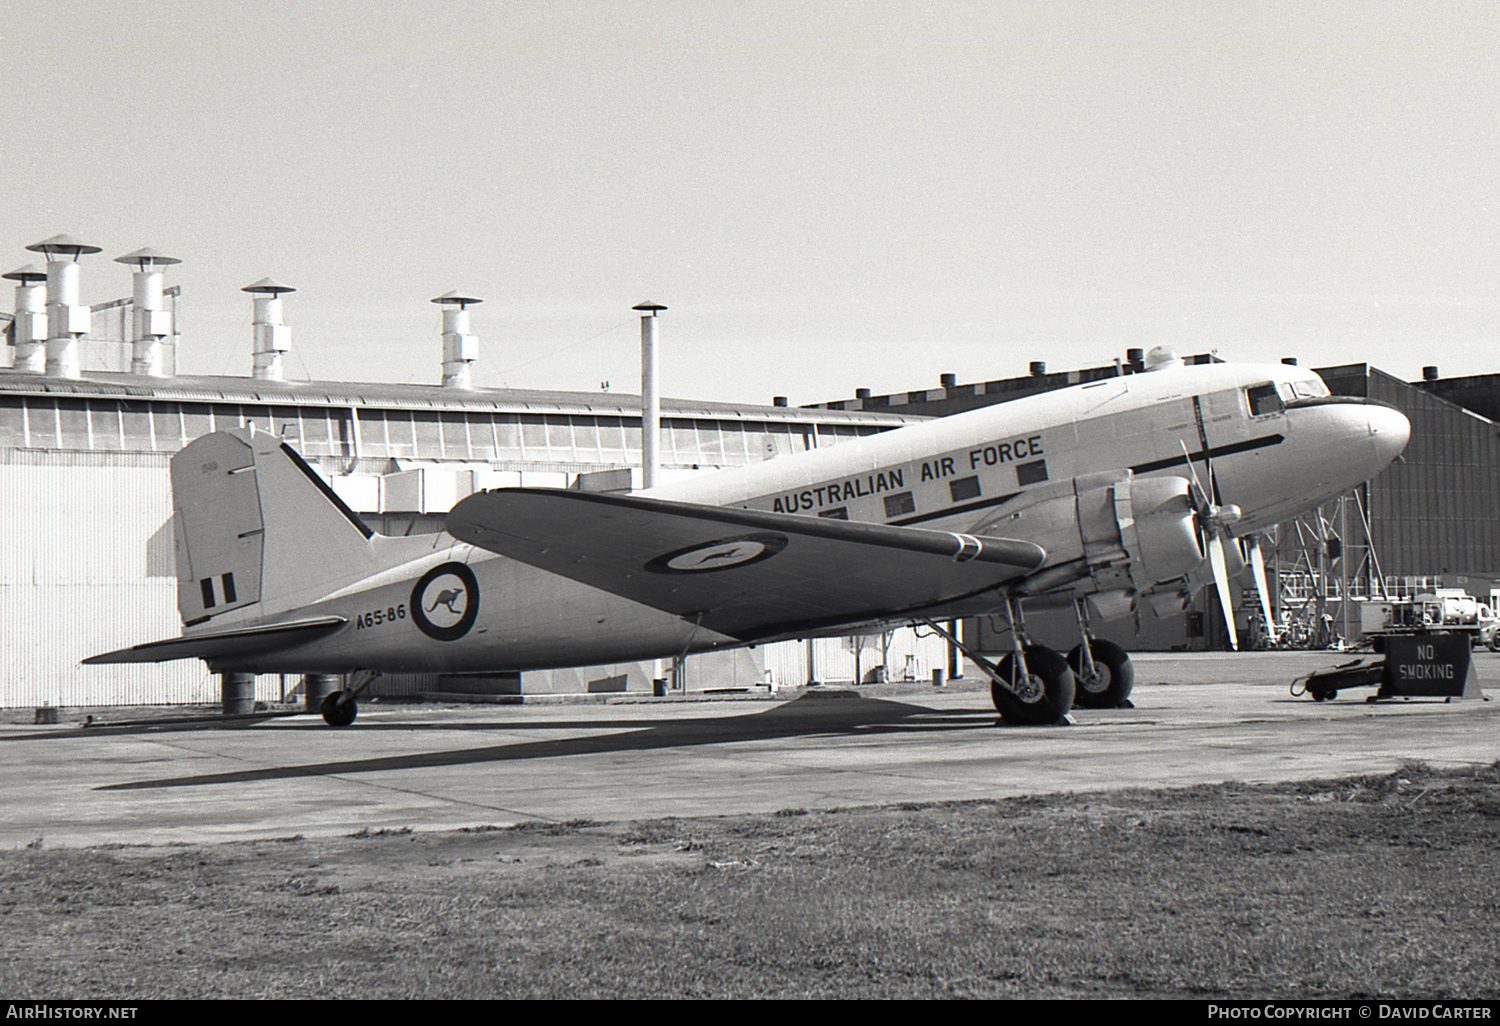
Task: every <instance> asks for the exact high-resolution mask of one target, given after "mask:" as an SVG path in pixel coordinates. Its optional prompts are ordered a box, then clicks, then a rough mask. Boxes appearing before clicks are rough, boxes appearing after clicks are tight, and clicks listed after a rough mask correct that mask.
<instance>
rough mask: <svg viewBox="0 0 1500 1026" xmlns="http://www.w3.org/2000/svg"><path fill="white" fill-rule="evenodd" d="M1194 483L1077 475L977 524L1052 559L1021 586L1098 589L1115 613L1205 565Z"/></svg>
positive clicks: (1077, 591) (1036, 591)
mask: <svg viewBox="0 0 1500 1026" xmlns="http://www.w3.org/2000/svg"><path fill="white" fill-rule="evenodd" d="M1190 488H1191V485H1190V483H1189V482H1188V480H1187V479H1186V478H1183V477H1178V476H1175V475H1171V476H1164V477H1149V478H1137V477H1134V476H1133V475H1130V474H1125V475H1123V476H1119V475H1102V474H1101V475H1092V476H1090V477H1080V478H1076V479H1074V480H1073V481H1070V482H1066V483H1064V482H1058V484H1057V485H1055V486H1054V487H1053V488H1051V489H1048V490H1046V491H1042V490H1040V489H1039V490H1037V491H1036V492H1035V493H1033V495H1032V496H1031V497H1030V498H1031V502H1030V503H1029V504H1028V505H1027V506H1025V507H1024V508H1022V509H1019V510H1013V511H1011V512H1009V513H1007V514H1006V515H1005V517H1004V518H1003V519H999V518H997V520H996V521H992V522H991V523H989V524H985V525H983V527H982V528H980V530H981V531H983V532H986V533H992V534H1001V535H1011V536H1014V537H1024V538H1028V539H1030V540H1033V541H1036V542H1037V543H1038V544H1039V545H1041V546H1042V547H1043V548H1044V549H1046V550H1047V556H1048V559H1047V565H1046V566H1045V567H1043V568H1042V569H1041V570H1039V571H1037V572H1036V573H1035V574H1032V575H1031V576H1030V577H1029V578H1027V579H1026V581H1025V582H1023V583H1022V585H1021V586H1020V587H1019V588H1018V589H1017V591H1018V592H1019V593H1021V594H1031V595H1038V596H1040V595H1043V594H1047V593H1054V594H1056V593H1058V592H1059V591H1060V590H1064V589H1065V590H1066V593H1067V594H1069V595H1099V596H1101V601H1100V602H1099V603H1096V605H1097V606H1098V608H1099V609H1100V610H1101V613H1103V611H1104V610H1105V608H1106V607H1108V608H1109V610H1110V611H1111V612H1116V611H1118V610H1119V609H1122V608H1125V609H1128V608H1129V606H1130V605H1131V604H1132V603H1133V601H1134V597H1135V595H1137V594H1139V593H1141V592H1145V591H1148V590H1150V589H1151V588H1152V587H1153V586H1156V585H1160V584H1163V583H1166V582H1170V581H1178V580H1181V579H1182V578H1184V577H1186V576H1187V575H1189V574H1191V573H1192V572H1193V571H1195V570H1197V569H1198V568H1199V567H1200V566H1202V565H1203V561H1204V554H1203V550H1202V548H1201V547H1200V545H1199V541H1198V526H1197V523H1196V522H1195V520H1194V516H1193V505H1192V501H1191V496H1190V491H1189V489H1190ZM1012 532H1014V534H1012ZM1070 586H1071V587H1070ZM1105 595H1112V596H1113V597H1114V600H1113V601H1111V600H1108V599H1104V596H1105ZM1068 601H1071V598H1069V599H1068ZM1103 615H1105V616H1106V618H1108V616H1109V614H1108V613H1104V614H1103Z"/></svg>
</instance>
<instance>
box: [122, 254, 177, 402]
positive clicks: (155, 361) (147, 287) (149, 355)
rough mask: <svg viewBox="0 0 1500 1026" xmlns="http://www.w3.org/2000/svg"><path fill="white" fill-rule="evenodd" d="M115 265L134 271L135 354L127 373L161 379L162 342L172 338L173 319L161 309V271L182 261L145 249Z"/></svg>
mask: <svg viewBox="0 0 1500 1026" xmlns="http://www.w3.org/2000/svg"><path fill="white" fill-rule="evenodd" d="M115 263H117V264H130V265H132V266H134V267H135V269H136V271H135V274H134V275H133V276H132V277H133V279H134V282H135V288H134V290H133V291H132V297H133V299H134V307H135V314H134V324H133V325H132V327H133V329H134V331H133V334H134V338H133V339H132V340H131V341H132V342H133V343H134V352H133V353H132V356H131V360H130V373H132V374H146V375H149V376H150V377H153V378H160V377H164V376H165V375H164V373H163V371H162V365H161V340H162V339H164V338H166V337H167V336H168V335H170V334H172V315H171V313H169V312H168V311H166V310H164V309H162V293H161V275H162V272H161V269H162V268H163V267H167V266H169V265H171V264H180V263H182V261H181V260H178V259H177V258H176V257H169V256H166V255H164V254H162V253H158V252H157V251H156V250H154V249H151V248H150V247H147V248H145V249H138V250H136V251H135V252H134V253H126V254H125V255H124V256H122V257H115Z"/></svg>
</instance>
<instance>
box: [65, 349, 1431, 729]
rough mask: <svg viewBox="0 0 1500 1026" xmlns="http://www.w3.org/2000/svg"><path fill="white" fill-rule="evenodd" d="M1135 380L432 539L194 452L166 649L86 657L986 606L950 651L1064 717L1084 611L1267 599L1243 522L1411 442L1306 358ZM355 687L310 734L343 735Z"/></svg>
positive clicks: (915, 616)
mask: <svg viewBox="0 0 1500 1026" xmlns="http://www.w3.org/2000/svg"><path fill="white" fill-rule="evenodd" d="M1148 366H1149V367H1150V368H1151V369H1149V370H1148V371H1147V372H1145V373H1139V374H1132V375H1126V376H1120V377H1113V378H1106V379H1104V380H1102V381H1096V382H1092V383H1090V384H1085V385H1077V386H1073V387H1070V388H1065V389H1061V390H1058V391H1053V392H1047V393H1044V394H1041V395H1035V396H1031V397H1028V398H1024V399H1017V400H1014V401H1012V402H1007V403H1003V404H1000V405H996V406H988V407H983V408H981V409H976V410H972V411H969V412H967V413H960V414H955V415H953V416H948V417H942V418H936V419H933V420H930V421H925V422H921V423H917V424H912V425H909V426H905V427H902V428H898V429H896V430H892V431H887V432H885V433H882V434H878V435H872V436H868V437H865V438H860V439H856V440H852V441H848V442H844V443H841V444H839V445H835V446H831V447H828V448H823V449H817V450H814V451H811V452H805V453H798V454H795V455H791V456H783V457H779V458H776V459H772V460H767V461H765V462H763V463H756V464H751V465H749V466H744V467H738V468H735V469H732V470H725V471H721V472H718V473H712V474H705V475H702V476H699V477H694V478H690V479H687V480H682V481H677V482H673V483H671V484H667V485H662V486H659V487H656V488H651V489H648V490H646V491H642V492H637V493H634V494H630V495H611V494H595V493H588V492H580V491H571V490H561V489H534V488H502V489H497V490H494V491H487V492H479V493H476V494H474V495H471V496H469V497H468V498H466V499H464V500H463V501H461V502H459V503H458V505H456V506H455V507H454V508H453V509H452V511H451V512H450V513H449V514H448V517H447V525H446V526H447V530H446V532H444V533H439V534H436V535H427V536H418V537H402V538H397V537H387V536H383V535H379V534H376V533H374V532H373V531H371V530H370V528H369V527H367V526H366V525H365V524H364V523H363V522H362V521H361V520H360V518H359V517H358V516H357V515H356V514H355V513H353V512H352V511H351V510H350V509H349V508H348V507H347V506H345V505H344V503H343V502H341V501H340V500H339V499H338V498H337V496H335V495H334V493H333V492H332V490H330V489H329V488H328V486H327V485H326V484H325V483H324V482H323V481H322V480H321V479H320V478H319V477H318V476H317V474H316V473H314V472H313V471H312V469H311V468H309V467H308V466H307V464H306V463H305V462H304V461H303V460H302V459H301V457H300V456H298V454H297V453H296V452H294V451H293V450H292V449H291V448H289V447H288V446H287V445H285V444H283V443H282V442H280V441H279V440H278V439H276V438H274V437H272V436H270V435H267V434H264V433H256V432H254V431H253V430H249V431H243V430H235V431H227V432H219V433H215V434H211V435H205V436H204V437H202V438H199V439H198V440H197V441H195V442H193V443H191V444H190V445H188V446H186V447H185V448H184V449H183V450H182V451H181V452H179V453H178V454H177V455H176V456H174V457H173V458H172V462H171V478H172V493H173V502H174V511H175V512H174V518H173V520H174V529H175V536H176V546H177V549H176V555H177V576H178V608H179V611H180V612H181V615H182V621H183V632H182V635H181V637H178V638H172V639H169V640H166V641H156V642H150V643H147V644H143V645H137V646H135V647H133V648H128V649H123V650H120V651H116V652H110V653H107V654H104V655H99V656H94V657H92V658H90V659H88V660H85V661H86V662H88V663H125V662H157V661H163V660H169V659H185V658H200V659H203V660H205V661H206V662H207V663H208V666H209V668H210V669H211V670H213V671H214V672H217V673H227V672H247V673H332V674H358V675H360V676H363V677H364V678H365V684H364V685H361V687H363V686H367V684H368V681H369V680H370V679H373V675H374V674H377V673H382V672H384V673H423V672H426V673H466V672H482V671H494V670H526V669H540V668H546V667H558V666H580V665H593V664H598V663H608V662H621V661H627V660H638V659H654V658H668V657H679V656H683V655H686V654H689V653H694V652H706V651H712V650H715V649H722V648H730V647H734V646H741V645H751V644H758V643H763V642H770V641H778V640H784V639H791V638H805V637H812V636H817V635H827V634H845V633H853V632H859V631H864V630H873V629H877V628H879V627H882V626H889V625H899V624H926V625H929V626H932V627H933V628H934V629H938V630H940V631H941V628H940V627H939V624H940V623H941V622H943V621H947V620H952V619H956V618H960V617H968V616H976V615H999V616H1002V617H1004V618H1005V619H1006V621H1007V622H1008V624H1009V625H1010V628H1011V636H1012V637H1013V639H1014V649H1013V651H1012V652H1011V653H1010V654H1009V655H1007V656H1006V657H1005V658H1004V659H1003V660H1001V662H1000V663H999V664H994V663H991V662H989V661H988V660H986V659H984V658H982V657H981V656H980V655H979V654H978V653H976V652H972V651H970V650H969V649H967V648H965V647H964V646H963V645H962V644H960V646H959V647H960V648H963V649H964V651H965V653H966V654H967V655H969V656H970V658H971V659H973V660H974V662H975V664H976V665H978V666H979V667H980V668H981V669H982V670H983V671H984V672H985V673H986V674H988V675H989V677H990V678H991V688H990V691H991V695H992V697H993V700H994V703H995V706H996V708H997V709H998V710H999V711H1000V713H1001V715H1002V716H1003V717H1004V718H1005V719H1006V720H1007V721H1009V722H1013V723H1021V724H1046V723H1053V722H1057V721H1058V720H1060V719H1061V718H1062V717H1064V716H1066V715H1067V713H1068V711H1069V710H1070V709H1071V707H1072V705H1073V703H1074V702H1075V700H1076V701H1077V702H1078V704H1080V705H1086V706H1114V705H1118V704H1120V703H1122V702H1123V701H1124V700H1125V697H1126V695H1127V694H1128V693H1129V690H1130V687H1131V683H1132V681H1133V672H1132V669H1131V666H1130V660H1129V657H1128V656H1127V655H1126V654H1125V652H1124V651H1123V650H1121V649H1120V648H1119V647H1118V646H1116V645H1114V644H1112V643H1110V642H1107V641H1104V640H1102V639H1096V638H1094V637H1092V635H1091V632H1090V626H1089V617H1090V609H1091V608H1092V610H1093V612H1094V614H1096V615H1098V616H1101V617H1103V618H1106V619H1110V618H1115V617H1118V616H1123V615H1125V614H1127V613H1129V612H1130V611H1131V610H1133V609H1135V608H1136V607H1137V605H1138V604H1139V603H1148V604H1149V605H1150V606H1151V607H1152V608H1153V609H1155V610H1156V611H1157V612H1165V611H1168V610H1173V609H1181V608H1182V607H1183V606H1184V605H1185V603H1186V602H1187V600H1188V599H1189V598H1190V597H1191V595H1192V594H1193V593H1194V592H1195V591H1196V590H1197V589H1199V588H1201V587H1203V586H1205V585H1207V584H1208V583H1209V582H1213V583H1214V584H1215V585H1216V586H1217V587H1218V588H1219V590H1220V594H1221V598H1222V599H1223V601H1222V605H1223V607H1224V608H1225V609H1226V610H1227V609H1228V608H1229V601H1228V576H1229V574H1231V573H1233V572H1235V571H1236V570H1238V569H1239V562H1240V561H1241V560H1242V559H1243V560H1244V561H1245V562H1248V563H1249V564H1250V566H1251V568H1252V569H1253V570H1255V571H1256V573H1257V576H1258V579H1259V583H1260V584H1261V587H1260V591H1261V594H1262V600H1263V601H1264V594H1265V588H1264V581H1263V573H1264V571H1263V564H1262V560H1261V556H1260V553H1259V550H1258V547H1257V546H1256V544H1255V539H1256V538H1257V537H1258V534H1257V533H1258V532H1260V531H1263V530H1265V529H1266V528H1269V527H1271V526H1273V525H1275V524H1277V523H1279V522H1281V521H1283V520H1287V519H1289V518H1291V517H1293V516H1296V515H1297V514H1299V513H1301V512H1303V511H1305V510H1309V509H1312V508H1313V507H1315V506H1317V505H1318V504H1320V503H1322V502H1325V501H1327V500H1328V499H1331V498H1333V497H1335V496H1337V495H1339V494H1340V493H1342V492H1344V491H1346V490H1348V489H1349V488H1352V487H1354V486H1355V485H1358V484H1360V483H1362V482H1364V481H1366V480H1368V479H1369V478H1371V477H1373V476H1374V475H1376V474H1378V473H1379V472H1380V471H1381V470H1383V469H1384V468H1385V467H1386V466H1387V465H1388V464H1389V463H1390V462H1391V461H1392V460H1394V459H1395V458H1396V457H1397V456H1398V455H1399V454H1400V453H1401V451H1402V449H1403V448H1405V446H1406V442H1407V439H1408V437H1409V435H1410V431H1411V426H1410V424H1409V423H1408V422H1407V419H1406V418H1405V417H1404V416H1403V415H1402V414H1401V413H1400V412H1399V411H1397V410H1395V409H1393V408H1392V407H1390V406H1387V405H1385V404H1383V403H1379V402H1376V401H1373V400H1368V399H1360V398H1352V397H1346V396H1332V395H1329V393H1328V389H1327V387H1326V386H1325V385H1324V384H1323V382H1322V380H1321V379H1320V378H1319V377H1318V376H1317V375H1316V374H1314V373H1312V372H1311V371H1308V370H1304V369H1300V368H1298V367H1295V366H1287V365H1283V364H1266V365H1260V364H1235V363H1216V364H1206V365H1196V366H1185V365H1183V364H1182V363H1181V362H1180V361H1178V360H1177V359H1176V358H1175V357H1173V356H1171V354H1167V353H1162V352H1160V351H1153V353H1152V356H1151V359H1150V361H1149V362H1148ZM1226 543H1227V544H1226ZM1242 544H1243V545H1244V546H1245V548H1244V549H1242V548H1241V545H1242ZM1226 550H1227V552H1228V553H1229V555H1226ZM1027 604H1036V605H1047V606H1057V605H1063V606H1069V605H1071V606H1072V607H1073V609H1074V610H1075V612H1076V615H1077V620H1078V630H1079V639H1080V640H1079V644H1078V646H1077V647H1076V648H1074V649H1073V650H1072V652H1071V653H1069V654H1068V655H1067V656H1066V657H1064V656H1063V655H1062V654H1060V653H1058V652H1054V651H1052V650H1051V649H1048V648H1046V647H1044V646H1042V645H1039V644H1034V643H1031V642H1030V641H1029V640H1028V638H1027V637H1026V633H1025V622H1024V619H1023V616H1022V612H1023V606H1025V605H1027ZM1229 627H1230V633H1231V638H1233V623H1232V622H1230V624H1229ZM943 633H945V634H946V632H943ZM949 637H950V640H952V641H954V642H955V643H959V642H958V639H956V638H952V637H951V635H950V636H949ZM359 671H368V672H366V673H364V674H359ZM358 690H359V688H353V687H351V688H350V689H348V690H344V691H339V692H337V693H335V694H334V695H331V696H329V698H328V700H327V701H326V702H325V703H324V705H323V715H324V718H325V719H326V720H327V721H328V722H329V723H330V724H334V725H336V726H342V725H347V724H348V723H350V722H352V721H353V719H354V716H355V699H356V697H357V694H358Z"/></svg>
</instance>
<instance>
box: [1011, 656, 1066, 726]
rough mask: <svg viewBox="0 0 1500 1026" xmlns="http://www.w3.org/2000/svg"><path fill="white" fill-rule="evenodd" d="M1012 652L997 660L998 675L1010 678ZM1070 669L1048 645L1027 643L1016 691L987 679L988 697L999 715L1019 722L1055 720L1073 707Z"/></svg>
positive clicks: (1031, 723) (1029, 724) (1045, 722)
mask: <svg viewBox="0 0 1500 1026" xmlns="http://www.w3.org/2000/svg"><path fill="white" fill-rule="evenodd" d="M1015 661H1016V657H1015V654H1014V653H1012V654H1011V655H1008V656H1006V657H1005V658H1004V659H1002V660H1000V666H999V667H998V669H999V671H1000V676H1002V677H1004V678H1005V679H1006V680H1007V681H1009V680H1011V679H1012V676H1013V674H1012V673H1011V667H1012V665H1013V664H1014V663H1015ZM1074 688H1075V685H1074V682H1073V671H1072V670H1070V669H1068V661H1067V660H1066V659H1064V658H1063V657H1062V656H1060V655H1058V654H1057V653H1056V652H1054V651H1052V650H1051V649H1050V648H1044V647H1042V646H1041V645H1027V646H1026V679H1025V680H1024V681H1022V682H1021V686H1020V688H1019V692H1020V693H1019V694H1017V693H1016V692H1014V691H1011V689H1010V688H1008V687H1006V686H1004V685H1002V684H1000V683H999V682H998V681H991V682H990V701H992V702H994V703H995V708H996V709H998V710H999V711H1000V715H1001V716H1003V717H1004V718H1005V719H1006V720H1008V721H1010V722H1011V723H1015V724H1018V725H1022V726H1045V725H1047V724H1051V723H1056V722H1058V721H1059V720H1061V719H1062V718H1063V717H1064V716H1066V715H1068V710H1070V709H1072V708H1073V691H1074Z"/></svg>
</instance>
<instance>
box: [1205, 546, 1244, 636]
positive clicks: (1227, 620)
mask: <svg viewBox="0 0 1500 1026" xmlns="http://www.w3.org/2000/svg"><path fill="white" fill-rule="evenodd" d="M1208 562H1209V565H1210V566H1212V567H1213V571H1214V584H1215V585H1216V586H1217V587H1218V589H1219V608H1220V609H1222V610H1223V611H1224V627H1225V628H1226V629H1227V630H1228V631H1229V647H1230V648H1231V649H1232V650H1234V651H1236V652H1238V651H1239V650H1240V639H1239V636H1238V635H1237V633H1236V632H1235V629H1234V606H1233V605H1231V604H1230V601H1229V574H1228V572H1227V571H1226V570H1225V566H1224V538H1223V536H1222V535H1220V534H1219V533H1218V532H1217V531H1215V532H1214V533H1213V535H1212V536H1211V537H1210V538H1209V539H1208Z"/></svg>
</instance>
